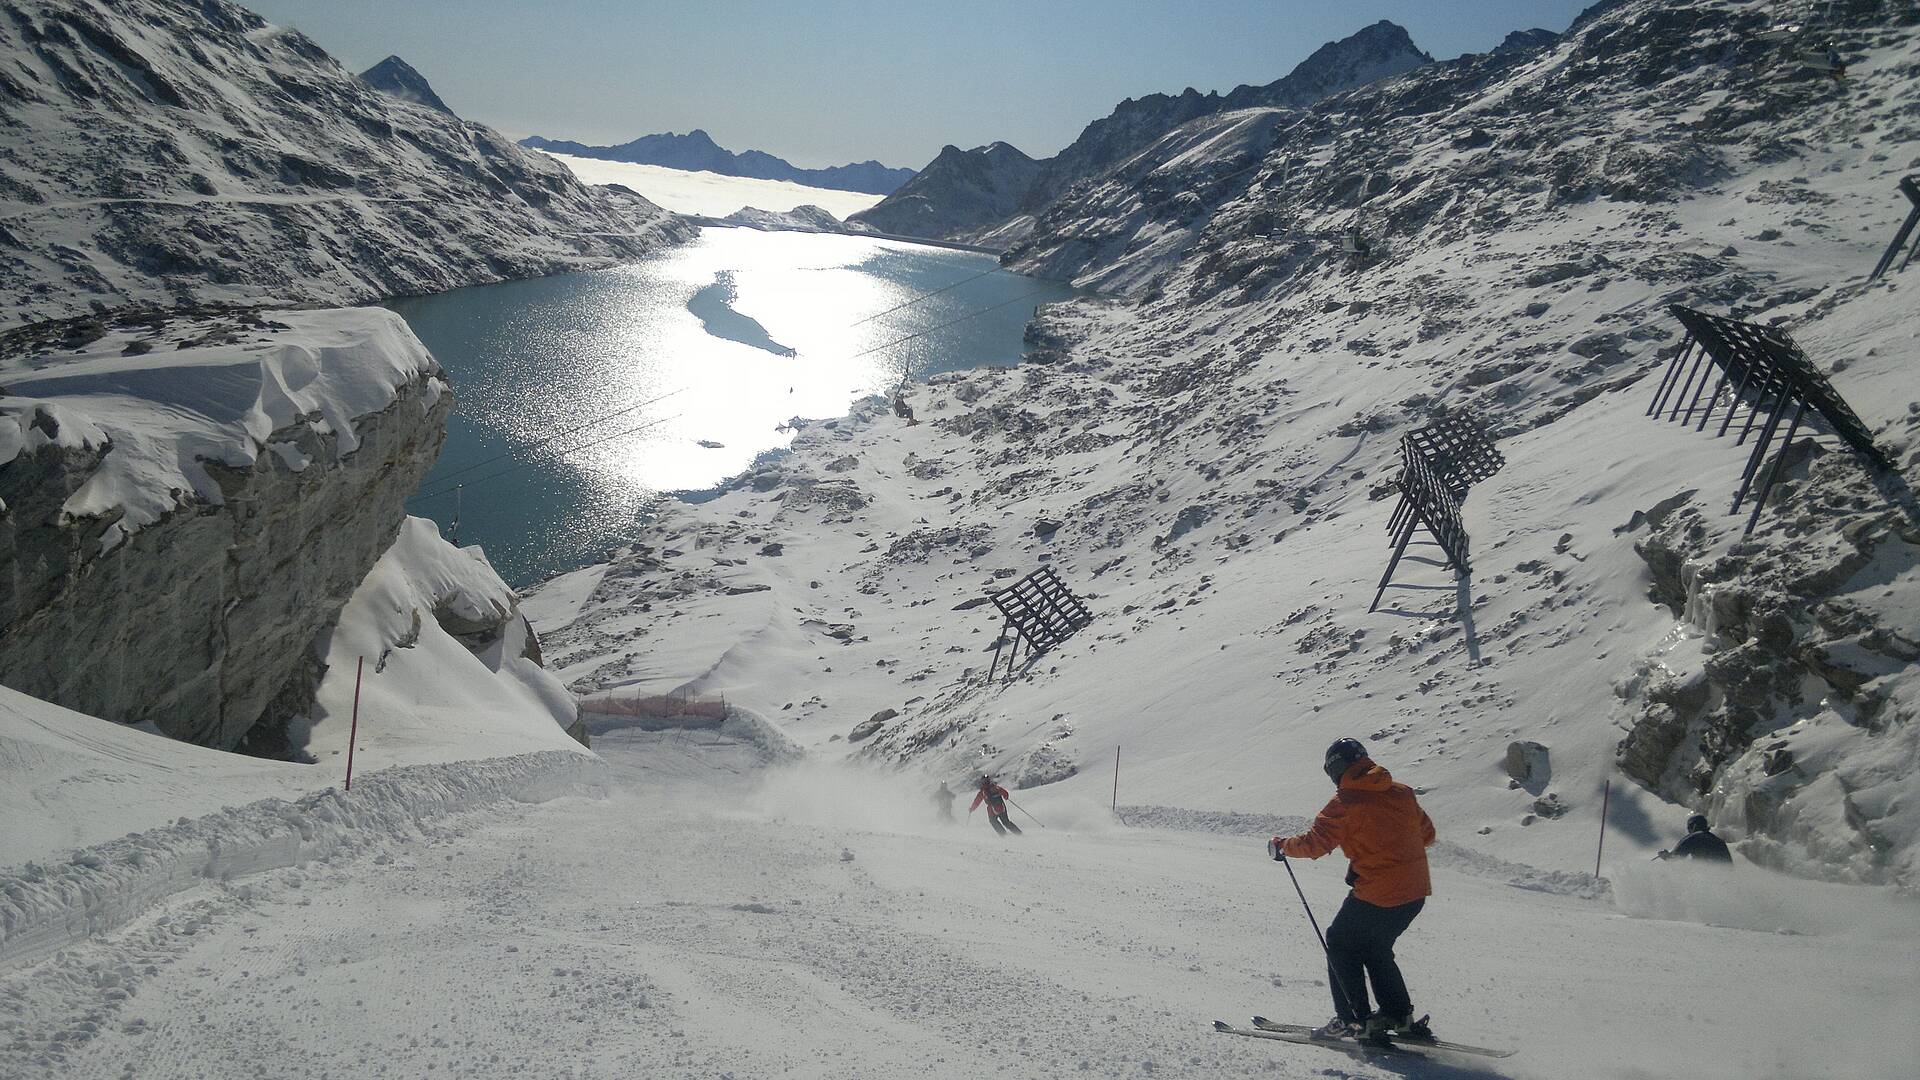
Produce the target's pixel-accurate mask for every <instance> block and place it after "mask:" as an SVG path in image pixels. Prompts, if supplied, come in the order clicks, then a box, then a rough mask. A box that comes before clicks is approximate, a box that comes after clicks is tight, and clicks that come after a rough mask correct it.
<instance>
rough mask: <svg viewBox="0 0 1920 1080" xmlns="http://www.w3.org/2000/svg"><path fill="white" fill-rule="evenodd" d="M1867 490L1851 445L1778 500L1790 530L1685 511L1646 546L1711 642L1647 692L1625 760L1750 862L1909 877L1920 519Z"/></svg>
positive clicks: (1798, 475)
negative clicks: (1729, 525) (1749, 530)
mask: <svg viewBox="0 0 1920 1080" xmlns="http://www.w3.org/2000/svg"><path fill="white" fill-rule="evenodd" d="M1860 488H1861V476H1860V470H1859V467H1858V465H1857V464H1855V463H1854V462H1853V461H1852V460H1851V459H1850V458H1849V457H1848V456H1847V455H1842V454H1825V455H1819V456H1815V457H1812V458H1811V459H1810V460H1808V459H1804V458H1803V459H1802V463H1801V465H1799V466H1798V467H1796V468H1795V469H1792V470H1789V472H1788V475H1787V477H1786V479H1785V481H1784V483H1783V484H1782V490H1780V491H1779V492H1778V494H1777V495H1776V496H1775V499H1774V504H1775V505H1774V506H1773V507H1772V508H1770V510H1769V511H1768V512H1770V513H1776V514H1781V515H1784V516H1785V517H1786V518H1787V521H1786V523H1785V528H1784V529H1783V530H1782V531H1779V532H1771V533H1766V534H1762V535H1761V536H1760V537H1757V538H1756V539H1753V540H1747V541H1742V542H1737V543H1729V538H1728V537H1727V536H1726V535H1724V534H1723V533H1722V532H1721V531H1720V530H1716V529H1714V528H1712V527H1711V526H1710V525H1709V523H1708V521H1707V519H1706V516H1705V515H1703V514H1702V513H1701V511H1700V510H1699V509H1698V508H1697V507H1693V506H1688V507H1684V508H1681V509H1679V510H1678V511H1677V512H1675V513H1673V515H1672V517H1671V519H1670V520H1668V522H1667V523H1666V525H1665V526H1664V527H1662V528H1660V529H1658V530H1657V531H1655V532H1653V533H1652V534H1651V535H1649V536H1647V537H1646V538H1645V539H1644V540H1642V541H1641V542H1639V543H1638V544H1636V545H1635V550H1636V551H1638V552H1639V553H1640V555H1641V557H1642V558H1643V559H1645V561H1646V563H1647V567H1648V569H1649V571H1650V575H1651V588H1650V596H1651V598H1653V599H1655V600H1656V601H1658V602H1662V603H1666V604H1668V605H1669V606H1671V607H1672V608H1673V609H1674V612H1675V614H1676V615H1677V616H1679V617H1681V618H1682V619H1684V620H1685V621H1686V622H1687V623H1689V624H1690V625H1691V626H1692V627H1693V628H1694V629H1695V630H1696V631H1698V632H1700V633H1703V634H1706V635H1707V643H1708V647H1709V649H1708V652H1707V655H1706V658H1705V660H1704V662H1703V663H1702V664H1701V665H1700V666H1699V668H1698V669H1695V670H1688V671H1683V672H1680V673H1677V674H1676V675H1675V677H1674V678H1672V679H1670V680H1667V681H1665V682H1662V683H1659V684H1657V685H1655V686H1653V687H1651V688H1650V689H1649V690H1648V692H1647V693H1646V695H1645V696H1644V699H1643V700H1642V701H1641V702H1640V703H1639V712H1638V714H1637V716H1636V717H1635V719H1634V720H1633V722H1632V725H1631V727H1630V729H1629V731H1628V733H1627V735H1626V737H1625V739H1624V740H1623V741H1622V742H1621V745H1620V757H1619V760H1620V764H1621V767H1622V769H1623V770H1624V771H1625V772H1626V773H1627V774H1628V775H1629V776H1632V777H1634V778H1635V779H1637V780H1639V781H1641V782H1642V783H1644V784H1646V785H1647V786H1649V787H1651V788H1653V789H1654V790H1656V791H1658V792H1660V793H1661V794H1663V795H1666V796H1668V797H1669V798H1672V799H1674V800H1675V801H1677V802H1682V803H1686V804H1689V805H1694V806H1699V807H1701V808H1703V809H1706V810H1707V811H1708V813H1709V815H1710V816H1711V817H1712V818H1713V821H1714V824H1715V827H1716V828H1722V827H1724V828H1726V829H1727V830H1728V831H1729V832H1730V833H1731V834H1732V835H1734V836H1736V837H1740V836H1744V837H1745V838H1746V843H1744V844H1743V845H1742V850H1743V851H1745V852H1746V853H1747V854H1748V855H1749V856H1751V857H1754V858H1756V859H1760V860H1761V861H1764V862H1768V863H1771V864H1773V865H1776V866H1781V867H1785V868H1789V869H1795V870H1807V869H1812V870H1818V871H1823V872H1826V873H1830V874H1837V875H1839V876H1842V877H1845V878H1848V879H1851V880H1856V881H1868V882H1887V881H1901V882H1906V883H1909V884H1910V883H1912V882H1913V881H1914V880H1916V877H1915V875H1916V872H1920V854H1916V853H1915V852H1914V850H1913V849H1912V847H1911V846H1910V845H1909V843H1908V842H1907V839H1906V838H1909V837H1911V836H1912V835H1913V827H1914V825H1915V823H1916V822H1915V820H1914V811H1913V810H1911V809H1910V808H1907V807H1906V806H1905V803H1904V800H1902V799H1900V798H1898V797H1897V796H1896V792H1898V791H1899V790H1900V789H1901V788H1903V787H1907V788H1910V786H1911V785H1912V783H1913V782H1914V781H1915V779H1916V776H1920V753H1916V752H1915V751H1916V749H1920V743H1917V742H1916V736H1915V732H1914V721H1915V719H1916V716H1920V667H1917V666H1916V664H1917V663H1920V611H1917V610H1916V609H1915V607H1914V595H1913V593H1912V591H1911V590H1913V589H1914V588H1915V587H1916V585H1917V584H1920V524H1916V523H1915V522H1914V521H1912V520H1909V518H1908V516H1907V512H1906V511H1904V510H1903V509H1900V508H1897V507H1887V506H1885V505H1875V504H1874V501H1872V500H1867V499H1863V498H1862V497H1861V494H1860Z"/></svg>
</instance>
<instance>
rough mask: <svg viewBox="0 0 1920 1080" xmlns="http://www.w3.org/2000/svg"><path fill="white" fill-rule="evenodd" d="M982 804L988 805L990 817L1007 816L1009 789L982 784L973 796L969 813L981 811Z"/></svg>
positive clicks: (968, 809) (996, 785) (997, 785)
mask: <svg viewBox="0 0 1920 1080" xmlns="http://www.w3.org/2000/svg"><path fill="white" fill-rule="evenodd" d="M982 802H984V803H986V804H987V816H988V817H1006V816H1007V789H1006V788H1003V787H1001V786H1000V785H999V784H982V785H981V786H980V790H979V791H978V792H976V793H975V794H974V796H973V805H972V806H969V807H967V813H969V814H971V813H973V812H974V811H975V810H978V809H980V804H981V803H982Z"/></svg>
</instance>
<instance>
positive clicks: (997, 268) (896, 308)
mask: <svg viewBox="0 0 1920 1080" xmlns="http://www.w3.org/2000/svg"><path fill="white" fill-rule="evenodd" d="M1008 272H1009V271H1008V270H1007V269H1006V268H1005V267H1002V266H994V267H993V268H991V269H988V270H982V271H980V272H979V273H977V274H975V275H973V276H972V277H965V278H961V279H960V280H959V281H956V282H954V283H953V284H951V285H942V286H941V287H939V288H937V289H934V290H933V291H932V292H924V293H920V294H919V295H917V296H915V297H913V298H912V299H910V300H906V301H903V302H901V303H898V304H895V305H893V306H892V307H890V308H888V309H886V310H885V311H876V312H874V313H873V314H871V315H869V316H867V317H866V318H864V319H859V320H857V321H855V322H851V323H848V324H847V329H849V330H851V329H853V328H854V327H856V326H862V325H864V324H866V323H870V322H872V321H873V320H875V319H878V318H880V317H881V316H883V315H891V314H893V313H894V312H896V311H899V310H901V309H902V308H910V307H912V306H913V305H915V304H917V303H919V302H920V301H922V300H926V299H929V298H931V297H935V296H939V295H940V294H941V293H943V292H948V291H950V290H952V289H957V288H959V287H960V286H962V285H967V284H971V283H972V282H975V281H979V280H980V279H981V278H983V277H991V276H992V275H994V274H1002V273H1008Z"/></svg>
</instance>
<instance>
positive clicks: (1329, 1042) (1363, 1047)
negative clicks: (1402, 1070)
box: [1213, 1016, 1514, 1058]
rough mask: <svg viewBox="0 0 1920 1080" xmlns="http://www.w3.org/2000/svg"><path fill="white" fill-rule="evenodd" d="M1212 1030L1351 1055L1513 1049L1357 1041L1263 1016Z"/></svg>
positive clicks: (1495, 1053) (1480, 1053)
mask: <svg viewBox="0 0 1920 1080" xmlns="http://www.w3.org/2000/svg"><path fill="white" fill-rule="evenodd" d="M1213 1030H1215V1031H1218V1032H1220V1033H1221V1034H1223V1035H1244V1036H1246V1037H1247V1038H1250V1039H1274V1040H1277V1041H1279V1042H1290V1043H1299V1044H1300V1045H1302V1046H1325V1047H1328V1048H1330V1049H1334V1050H1341V1051H1345V1052H1346V1053H1349V1054H1358V1055H1362V1056H1365V1055H1368V1054H1390V1055H1395V1056H1399V1057H1412V1058H1431V1057H1433V1056H1434V1055H1433V1054H1432V1053H1431V1051H1435V1050H1440V1051H1445V1052H1448V1053H1454V1054H1472V1055H1474V1056H1476V1057H1490V1058H1503V1057H1512V1056H1513V1053H1514V1052H1513V1051H1512V1050H1489V1049H1487V1048H1486V1047H1484V1046H1468V1045H1466V1044H1464V1043H1456V1042H1448V1041H1446V1040H1445V1039H1393V1038H1386V1039H1378V1040H1374V1039H1356V1038H1354V1037H1353V1036H1351V1035H1316V1034H1315V1033H1314V1029H1312V1028H1310V1027H1307V1026H1305V1025H1303V1024H1281V1023H1276V1022H1274V1021H1272V1020H1269V1019H1267V1018H1266V1017H1264V1016H1256V1017H1254V1018H1253V1027H1251V1028H1239V1027H1234V1026H1233V1025H1232V1024H1229V1023H1227V1022H1226V1021H1225V1020H1215V1021H1214V1022H1213Z"/></svg>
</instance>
